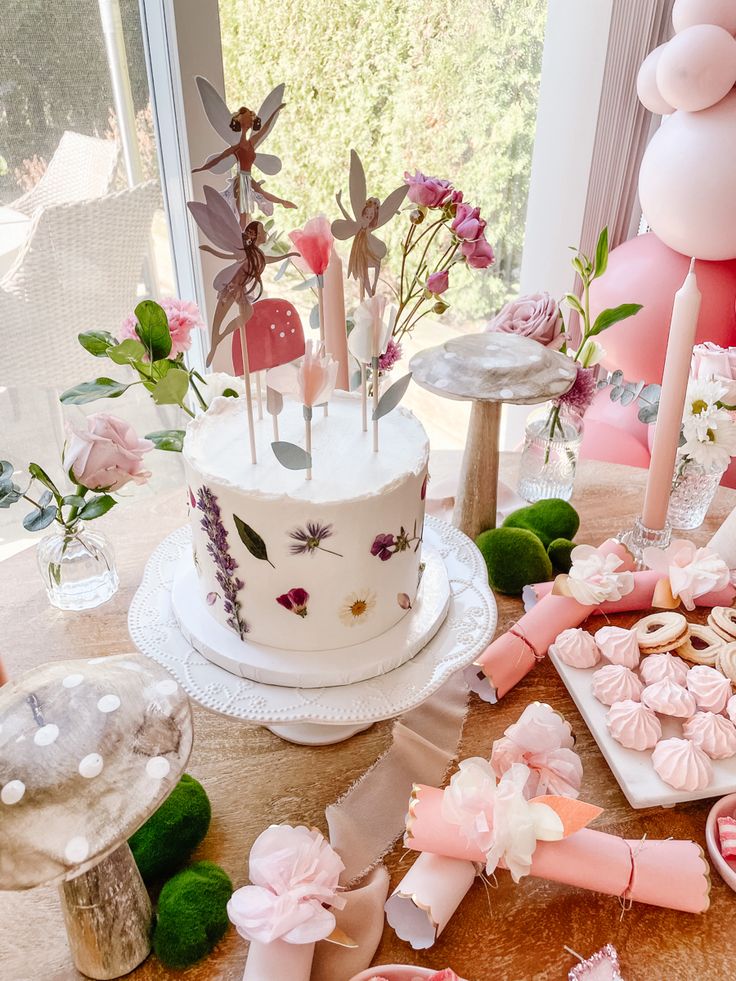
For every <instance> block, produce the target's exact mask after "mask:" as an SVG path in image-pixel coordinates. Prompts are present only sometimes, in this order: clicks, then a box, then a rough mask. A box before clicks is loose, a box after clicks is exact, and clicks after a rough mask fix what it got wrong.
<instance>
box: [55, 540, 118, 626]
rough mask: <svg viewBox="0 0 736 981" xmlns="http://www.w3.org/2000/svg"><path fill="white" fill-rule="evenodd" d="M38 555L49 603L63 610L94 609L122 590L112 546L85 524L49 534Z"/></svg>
mask: <svg viewBox="0 0 736 981" xmlns="http://www.w3.org/2000/svg"><path fill="white" fill-rule="evenodd" d="M36 554H37V558H38V567H39V569H40V571H41V577H42V579H43V584H44V586H45V587H46V592H47V593H48V597H49V602H50V603H51V605H52V606H56V607H58V608H59V609H60V610H91V609H92V608H93V607H95V606H100V604H101V603H105V602H106V601H107V600H109V599H110V597H111V596H112V595H113V594H114V593H115V591H116V590H117V588H118V584H119V579H118V573H117V569H116V568H115V553H114V552H113V548H112V545H111V544H110V542H109V541H108V540H107V539H106V538H105V536H104V535H102V534H100V533H99V532H97V531H88V530H87V529H86V528H85V527H84V525H83V524H82V522H81V521H79V522H77V523H76V524H75V525H74V526H73V527H71V528H64V527H59V528H58V530H55V531H54V532H53V533H52V534H50V535H47V536H46V537H45V538H43V539H42V540H41V541H40V542H39V543H38V549H37V553H36Z"/></svg>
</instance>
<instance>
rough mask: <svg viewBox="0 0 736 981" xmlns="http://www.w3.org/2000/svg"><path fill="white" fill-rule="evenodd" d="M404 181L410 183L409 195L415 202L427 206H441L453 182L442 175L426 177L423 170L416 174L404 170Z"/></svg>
mask: <svg viewBox="0 0 736 981" xmlns="http://www.w3.org/2000/svg"><path fill="white" fill-rule="evenodd" d="M404 181H405V182H406V183H407V184H408V185H409V191H408V192H407V197H408V198H409V200H410V201H413V202H414V204H418V205H422V206H423V207H425V208H440V207H442V205H443V204H444V203H445V201H446V200H447V198H448V195H449V194H450V192H451V191H452V184H451V183H450V182H449V181H446V180H443V179H442V178H440V177H425V176H424V174H423V173H421V171H419V170H418V171H417V172H416V173H415V174H414V176H413V177H412V175H411V174H410V173H409V171H408V170H407V171H404Z"/></svg>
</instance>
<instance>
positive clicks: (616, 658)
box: [595, 627, 640, 668]
mask: <svg viewBox="0 0 736 981" xmlns="http://www.w3.org/2000/svg"><path fill="white" fill-rule="evenodd" d="M595 642H596V644H597V645H598V647H599V648H600V651H601V654H602V655H603V657H605V659H606V660H607V661H610V662H611V664H623V665H624V667H626V668H635V667H636V666H637V664H638V663H639V657H640V654H639V643H638V641H637V639H636V631H634V630H625V629H624V628H623V627H601V629H600V630H597V631H596V634H595Z"/></svg>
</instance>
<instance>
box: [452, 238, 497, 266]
mask: <svg viewBox="0 0 736 981" xmlns="http://www.w3.org/2000/svg"><path fill="white" fill-rule="evenodd" d="M460 251H461V252H462V254H463V255H464V256H465V261H466V262H467V264H468V265H469V266H470V268H471V269H487V268H488V267H489V266H492V265H493V263H494V262H495V261H496V256H495V255H494V254H493V248H492V247H491V245H490V244H489V243H488V242H487V241H486V238H485V236H483V235H481V236H480V238H478V239H476V240H475V241H474V242H463V244H462V246H461V248H460Z"/></svg>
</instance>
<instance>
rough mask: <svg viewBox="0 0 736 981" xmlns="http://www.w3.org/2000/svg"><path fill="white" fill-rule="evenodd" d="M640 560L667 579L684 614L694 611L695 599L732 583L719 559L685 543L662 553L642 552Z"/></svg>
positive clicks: (648, 550) (706, 550)
mask: <svg viewBox="0 0 736 981" xmlns="http://www.w3.org/2000/svg"><path fill="white" fill-rule="evenodd" d="M642 559H643V560H644V564H645V565H646V566H647V567H648V568H649V569H652V570H653V571H654V572H659V573H661V574H662V575H663V576H666V577H667V578H668V579H669V581H670V589H671V590H672V595H673V596H674V597H675V598H676V599H677V598H679V599H680V601H681V603H682V604H683V606H684V607H685V609H686V610H694V609H695V600H696V599H697V597H698V596H704V595H705V593H713V592H716V591H717V590H719V589H725V588H726V586H728V585H729V583H730V582H731V572H730V570H729V568H728V566H727V565H726V563H725V562H724V561H723V559H722V558H721V557H720V555H717V554H716V553H715V552H713V551H712V550H711V549H709V548H697V547H696V545H695V544H694V543H693V542H689V541H686V540H685V539H681V538H678V539H675V541H673V542H672V543H671V544H670V545H669V547H668V548H665V549H660V548H645V549H644V551H643V553H642Z"/></svg>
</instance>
